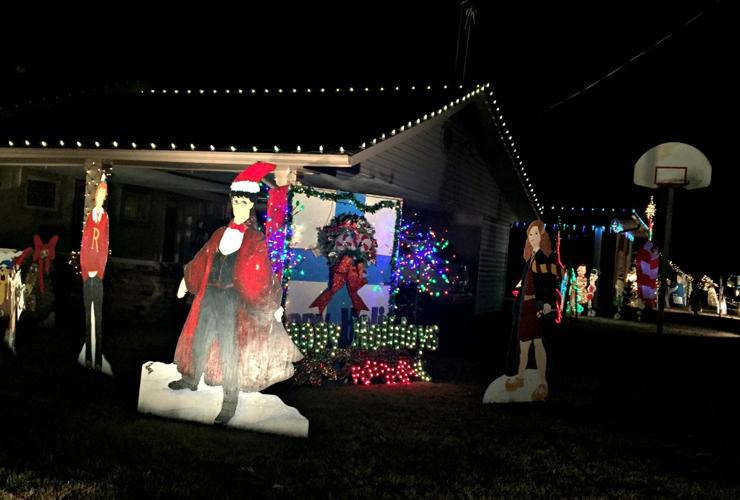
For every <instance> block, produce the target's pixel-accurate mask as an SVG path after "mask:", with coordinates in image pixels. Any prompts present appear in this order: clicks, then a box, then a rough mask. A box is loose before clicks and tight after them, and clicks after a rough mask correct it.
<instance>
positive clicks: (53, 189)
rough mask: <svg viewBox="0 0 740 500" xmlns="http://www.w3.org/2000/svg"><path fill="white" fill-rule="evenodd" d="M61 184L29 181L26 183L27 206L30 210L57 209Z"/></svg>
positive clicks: (39, 180)
mask: <svg viewBox="0 0 740 500" xmlns="http://www.w3.org/2000/svg"><path fill="white" fill-rule="evenodd" d="M58 192H59V182H55V181H46V180H42V179H28V181H27V182H26V199H25V206H26V207H28V208H42V209H45V210H56V209H57V196H58V195H57V193H58Z"/></svg>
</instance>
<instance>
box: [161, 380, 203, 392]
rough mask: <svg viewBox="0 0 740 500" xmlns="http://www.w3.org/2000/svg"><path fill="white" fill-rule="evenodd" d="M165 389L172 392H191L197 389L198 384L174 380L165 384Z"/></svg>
mask: <svg viewBox="0 0 740 500" xmlns="http://www.w3.org/2000/svg"><path fill="white" fill-rule="evenodd" d="M167 387H169V388H170V389H172V390H173V391H179V390H182V389H190V390H191V391H194V390H196V389H198V384H192V383H190V382H188V381H187V380H185V379H184V378H181V379H180V380H174V381H172V382H170V383H169V384H167Z"/></svg>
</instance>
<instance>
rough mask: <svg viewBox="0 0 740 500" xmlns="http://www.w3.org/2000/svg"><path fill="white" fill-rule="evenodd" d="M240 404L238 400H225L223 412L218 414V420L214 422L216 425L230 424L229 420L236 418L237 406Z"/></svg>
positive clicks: (222, 407)
mask: <svg viewBox="0 0 740 500" xmlns="http://www.w3.org/2000/svg"><path fill="white" fill-rule="evenodd" d="M238 403H239V400H238V399H233V400H229V399H224V402H223V404H222V405H221V412H220V413H219V414H218V416H217V417H216V419H215V420H214V421H213V423H214V424H216V425H226V424H228V423H229V420H231V418H232V417H233V416H234V414H235V413H236V405H237V404H238Z"/></svg>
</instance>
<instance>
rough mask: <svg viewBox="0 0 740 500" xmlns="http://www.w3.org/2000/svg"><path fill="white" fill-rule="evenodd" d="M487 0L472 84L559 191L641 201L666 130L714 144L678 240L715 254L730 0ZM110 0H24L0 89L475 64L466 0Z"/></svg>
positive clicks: (444, 73)
mask: <svg viewBox="0 0 740 500" xmlns="http://www.w3.org/2000/svg"><path fill="white" fill-rule="evenodd" d="M679 4H680V5H679ZM469 5H470V4H465V7H467V6H469ZM474 6H475V8H476V9H477V15H476V21H475V24H474V26H473V29H472V32H471V34H470V38H469V45H468V50H467V67H466V79H465V80H466V83H469V84H473V83H478V82H491V83H492V85H493V86H494V91H495V92H496V94H497V96H498V97H499V102H500V103H501V107H502V110H503V112H504V115H505V118H506V120H507V123H508V124H509V125H510V129H511V131H512V134H513V136H514V140H515V141H516V142H517V144H518V146H519V151H520V152H521V154H522V159H523V160H524V161H525V165H526V167H527V169H528V171H529V172H530V176H531V177H532V178H533V179H534V185H535V189H536V190H537V193H538V194H539V196H540V199H542V200H543V201H544V203H545V205H547V206H548V207H549V206H550V205H559V206H560V205H565V206H576V207H581V206H585V207H603V206H606V207H616V208H622V207H627V208H638V209H640V210H642V209H643V208H644V206H645V205H646V204H647V201H648V199H649V196H650V194H651V191H650V190H648V189H645V188H639V187H636V186H634V185H633V184H632V175H633V166H634V164H635V162H636V161H637V159H638V158H639V157H640V156H641V155H642V154H643V153H644V152H645V151H646V150H647V149H649V148H650V147H652V146H655V145H657V144H659V143H662V142H672V141H678V142H686V143H689V144H691V145H693V146H695V147H698V148H699V149H700V150H702V151H703V152H704V153H705V155H706V156H707V157H708V159H709V161H710V162H711V163H712V166H713V182H712V186H711V187H710V188H708V189H705V190H703V191H702V192H699V191H694V192H687V193H679V194H680V196H678V199H677V206H676V214H675V217H676V225H677V231H675V232H674V240H675V242H674V249H675V251H674V255H676V256H677V258H678V257H680V258H682V259H683V260H684V261H685V262H688V263H690V264H687V265H690V266H695V265H698V261H699V259H700V258H701V257H702V256H703V255H704V254H705V253H706V250H705V249H704V247H703V246H702V245H700V244H699V243H702V244H704V245H708V246H709V247H710V248H713V247H715V246H719V245H720V244H724V238H723V239H722V240H720V239H719V234H721V233H722V232H724V231H723V226H724V225H725V224H726V223H727V219H728V218H731V217H732V216H733V215H734V213H733V212H734V211H735V204H734V203H733V201H734V191H735V185H736V183H737V182H738V180H740V178H738V177H739V176H738V174H736V173H735V170H736V168H735V165H734V155H733V153H734V150H733V149H731V147H730V145H731V144H732V142H731V140H730V131H731V130H732V131H734V130H736V129H737V127H735V126H733V122H734V120H735V117H736V114H737V113H736V109H737V97H736V92H737V90H736V89H737V88H738V83H740V82H738V78H737V77H736V76H734V74H733V73H735V72H736V71H737V68H736V66H737V61H738V60H740V58H739V57H738V53H737V49H736V47H737V46H739V45H740V44H738V40H737V38H738V37H737V33H738V29H737V19H738V18H737V16H735V15H734V9H733V6H731V5H730V2H728V1H726V0H725V1H720V2H717V1H708V0H704V1H698V0H694V1H686V2H674V1H664V0H660V1H654V2H653V1H651V2H644V1H643V2H631V1H624V2H583V3H572V2H481V1H479V2H475V5H474ZM106 9H109V10H107V11H106V12H103V11H102V10H101V9H99V8H93V7H89V8H86V9H84V10H83V9H80V10H78V11H72V10H69V9H68V8H67V6H64V9H61V8H60V9H56V10H45V9H41V8H37V9H34V11H29V10H24V11H16V10H12V9H10V10H9V11H8V12H7V16H5V17H6V19H12V20H13V22H11V23H10V27H9V29H5V30H4V31H3V33H2V34H1V35H0V37H2V39H1V40H0V41H1V42H2V46H3V47H4V51H3V55H2V56H0V58H1V59H0V92H2V93H1V94H0V103H2V102H9V101H12V100H13V99H16V98H18V99H20V98H24V97H26V96H27V95H33V94H36V95H51V94H52V93H54V92H56V91H58V90H75V89H78V88H80V87H82V88H92V87H95V86H98V85H101V84H111V83H117V82H122V81H127V80H143V81H146V82H150V83H153V84H161V85H170V84H172V85H174V84H178V85H185V84H192V85H196V84H201V85H214V86H216V85H224V84H233V85H238V84H243V85H245V86H246V85H255V86H257V85H270V86H279V85H302V84H306V85H318V84H321V85H372V84H384V85H390V84H394V83H397V84H403V83H409V84H424V83H455V82H458V81H459V80H460V79H461V77H462V74H461V73H462V71H461V69H462V61H463V55H462V54H463V53H464V48H465V46H466V43H465V42H466V40H467V37H466V36H463V37H462V39H460V36H459V35H460V33H461V32H460V19H461V17H460V15H461V8H460V3H459V2H454V1H441V2H416V1H412V2H400V1H397V2H389V1H376V2H361V1H358V2H311V3H309V2H304V3H303V4H299V5H295V4H294V3H293V2H270V3H269V6H256V7H255V6H249V7H248V8H247V7H244V8H243V7H234V6H231V7H228V8H226V7H222V8H221V9H219V10H216V9H211V10H207V9H206V8H205V7H204V6H203V5H195V6H193V7H184V6H173V8H172V10H170V11H165V10H161V9H160V8H156V9H155V8H153V7H152V6H151V5H150V4H149V5H148V4H131V3H126V4H124V3H121V4H118V5H112V6H111V7H106ZM245 9H246V10H245ZM731 10H732V12H731ZM91 16H92V17H91ZM697 16H698V17H697ZM692 19H693V20H692ZM463 35H466V33H464V32H463ZM666 37H667V38H666ZM661 39H665V40H664V41H663V42H662V43H658V41H659V40H661ZM458 42H460V43H459V44H458ZM656 44H657V45H656ZM643 52H644V53H643ZM641 53H642V55H640V56H639V57H637V58H636V59H635V60H633V61H632V62H628V61H630V59H631V58H633V57H635V56H638V55H639V54H641ZM456 54H458V57H457V58H456ZM456 59H457V61H458V64H457V71H456V64H455V62H456ZM614 70H616V71H615V72H614V73H613V74H611V76H608V77H605V75H607V74H608V73H610V72H612V71H614ZM602 78H603V79H602ZM599 80H600V81H599ZM597 81H598V82H599V83H596V84H595V85H593V86H592V87H591V88H588V89H586V88H587V87H588V86H589V85H590V84H592V83H594V82H597ZM584 89H585V90H584ZM579 91H582V92H580V93H579ZM573 94H576V95H575V96H574V97H571V98H569V99H568V96H571V95H573ZM545 218H547V212H545ZM727 264H728V265H729V264H731V261H730V260H729V258H728V261H727ZM712 265H719V264H717V263H716V262H714V263H713V264H712ZM709 270H711V269H709Z"/></svg>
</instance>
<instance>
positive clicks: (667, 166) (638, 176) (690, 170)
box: [634, 142, 712, 189]
mask: <svg viewBox="0 0 740 500" xmlns="http://www.w3.org/2000/svg"><path fill="white" fill-rule="evenodd" d="M711 181H712V166H711V165H710V164H709V161H708V160H707V158H706V156H704V154H703V153H702V152H701V151H699V150H698V149H696V148H695V147H693V146H690V145H688V144H684V143H682V142H666V143H663V144H659V145H657V146H655V147H654V148H651V149H650V150H648V151H647V152H646V153H645V154H643V155H642V156H641V157H640V159H639V160H637V163H635V173H634V182H635V184H637V185H638V186H645V187H649V188H657V187H661V186H669V187H683V188H684V189H699V188H703V187H707V186H709V184H710V183H711Z"/></svg>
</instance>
